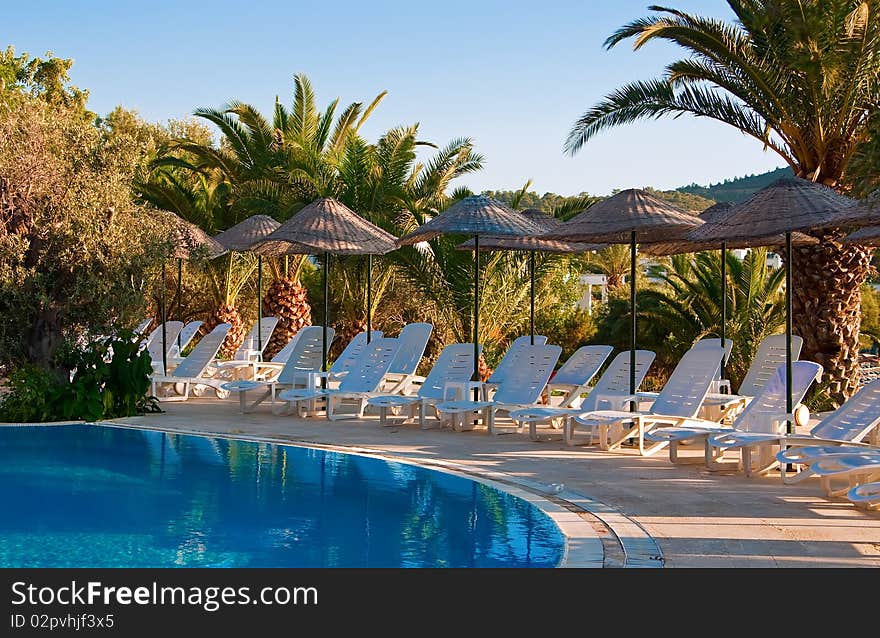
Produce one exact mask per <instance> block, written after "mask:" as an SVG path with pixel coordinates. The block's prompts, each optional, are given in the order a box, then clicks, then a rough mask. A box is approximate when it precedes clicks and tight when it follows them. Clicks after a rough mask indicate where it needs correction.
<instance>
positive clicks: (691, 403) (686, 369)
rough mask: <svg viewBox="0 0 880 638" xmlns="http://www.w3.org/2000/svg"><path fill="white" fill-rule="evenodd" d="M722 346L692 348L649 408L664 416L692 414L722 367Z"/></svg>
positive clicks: (693, 414) (694, 413)
mask: <svg viewBox="0 0 880 638" xmlns="http://www.w3.org/2000/svg"><path fill="white" fill-rule="evenodd" d="M722 356H723V353H722V350H721V348H691V349H690V350H688V351H687V352H685V353H684V356H683V357H682V358H681V360H680V361H679V362H678V365H677V366H675V370H673V371H672V375H670V377H669V380H668V381H666V383H665V384H664V385H663V389H662V390H661V391H660V394H659V395H657V398H656V399H655V400H654V404H653V405H652V406H651V412H652V413H654V414H662V415H667V416H679V417H694V416H697V412H699V411H700V406H701V405H702V404H703V400H704V399H705V398H706V395H707V394H709V388H710V387H711V386H712V382H713V381H714V380H715V378H716V377H717V376H718V370H719V368H721V357H722Z"/></svg>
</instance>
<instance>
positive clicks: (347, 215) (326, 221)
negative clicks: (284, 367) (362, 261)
mask: <svg viewBox="0 0 880 638" xmlns="http://www.w3.org/2000/svg"><path fill="white" fill-rule="evenodd" d="M396 239H397V238H396V237H394V235H392V234H391V233H388V232H386V231H384V230H382V229H381V228H379V227H378V226H376V225H374V224H371V223H370V222H369V221H367V220H366V219H364V218H363V217H361V216H360V215H358V214H357V213H355V212H354V211H353V210H351V209H350V208H349V207H348V206H346V205H345V204H343V203H342V202H339V201H337V200H335V199H333V198H331V197H324V198H321V199H316V200H315V201H313V202H312V203H311V204H309V205H308V206H306V207H305V208H303V209H302V210H300V211H299V212H298V213H296V214H295V215H294V216H293V217H291V218H290V219H288V220H287V221H286V222H284V223H283V224H282V225H281V226H279V227H278V228H277V229H276V230H275V231H274V232H273V233H271V234H270V235H267V236H266V237H265V239H264V241H263V242H261V243H260V244H259V245H258V246H257V247H256V248H255V249H254V251H255V252H256V253H257V254H263V255H284V254H305V255H316V254H320V255H322V261H323V271H324V272H323V276H324V321H323V324H324V325H323V327H324V339H323V341H324V347H323V353H322V361H321V363H322V370H326V369H327V324H328V323H329V316H328V315H329V312H328V304H327V301H328V297H329V290H328V278H327V275H328V274H329V271H330V255H331V254H337V255H384V254H385V253H387V252H390V251H392V250H394V249H395V248H397V244H396V243H395V241H396ZM371 288H372V287H371V283H370V282H369V276H368V284H367V338H368V339H369V336H370V332H371V328H372V326H371V325H370V322H371V313H370V304H371V300H370V295H371V292H370V291H371ZM322 381H323V380H322Z"/></svg>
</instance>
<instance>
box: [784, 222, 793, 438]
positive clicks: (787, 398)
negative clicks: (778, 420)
mask: <svg viewBox="0 0 880 638" xmlns="http://www.w3.org/2000/svg"><path fill="white" fill-rule="evenodd" d="M791 267H792V263H791V232H786V233H785V412H786V414H791V412H792V410H793V409H794V406H793V405H792V400H791V377H792V364H791ZM786 429H787V431H788V433H789V434H794V423H793V422H792V421H789V422H788V424H787V428H786Z"/></svg>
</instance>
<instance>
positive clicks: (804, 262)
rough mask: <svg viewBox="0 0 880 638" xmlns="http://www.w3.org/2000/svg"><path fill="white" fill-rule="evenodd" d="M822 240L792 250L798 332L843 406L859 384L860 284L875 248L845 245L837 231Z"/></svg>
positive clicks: (834, 397)
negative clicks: (823, 370)
mask: <svg viewBox="0 0 880 638" xmlns="http://www.w3.org/2000/svg"><path fill="white" fill-rule="evenodd" d="M814 234H815V233H814ZM817 236H818V237H819V239H820V243H819V244H816V245H809V246H797V247H794V248H793V255H792V258H793V260H794V268H793V269H792V310H793V312H794V320H793V322H794V332H795V334H798V335H800V336H801V337H803V339H804V345H803V349H802V351H801V358H803V359H807V360H810V361H815V362H816V363H819V364H821V365H822V366H823V367H824V369H825V372H824V378H823V381H824V382H826V383H829V385H828V395H829V397H830V398H831V399H832V401H833V402H834V403H835V404H836V405H841V404H842V403H843V402H844V401H846V399H848V398H849V397H850V396H852V394H853V393H854V392H855V391H856V390H857V389H858V385H859V325H860V323H861V301H862V296H861V286H862V284H863V283H864V282H865V279H866V278H867V276H868V274H869V272H870V270H871V256H872V253H873V250H871V249H869V248H863V247H861V246H855V245H850V244H842V243H841V242H840V241H839V240H840V239H841V237H843V233H842V232H840V231H837V230H832V231H828V232H827V233H825V234H823V235H817Z"/></svg>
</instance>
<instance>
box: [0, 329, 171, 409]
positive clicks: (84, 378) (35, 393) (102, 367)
mask: <svg viewBox="0 0 880 638" xmlns="http://www.w3.org/2000/svg"><path fill="white" fill-rule="evenodd" d="M58 363H59V364H60V365H61V366H62V367H63V368H66V369H69V370H71V371H72V374H70V375H69V376H68V378H66V379H65V378H61V377H58V376H56V375H54V374H53V373H51V372H49V371H47V370H44V369H42V368H37V367H34V366H27V367H23V368H21V369H19V370H18V371H16V372H15V373H14V374H13V375H12V376H11V377H10V383H9V393H8V394H7V395H6V396H5V397H4V399H3V402H2V403H0V420H3V421H10V422H24V423H30V422H37V421H60V420H84V421H97V420H99V419H111V418H116V417H122V416H133V415H136V414H144V413H146V412H158V411H159V408H158V404H157V401H156V399H155V397H149V396H147V392H148V391H149V389H150V373H151V371H152V366H151V363H150V355H149V353H148V352H147V351H146V350H145V349H142V348H141V344H140V342H138V341H135V340H134V339H133V335H132V333H131V332H120V333H119V334H118V335H116V336H112V337H104V338H101V339H98V340H95V341H93V342H91V343H88V344H87V345H86V346H85V347H84V348H72V347H67V348H65V349H64V350H63V351H62V352H61V353H59V359H58Z"/></svg>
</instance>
